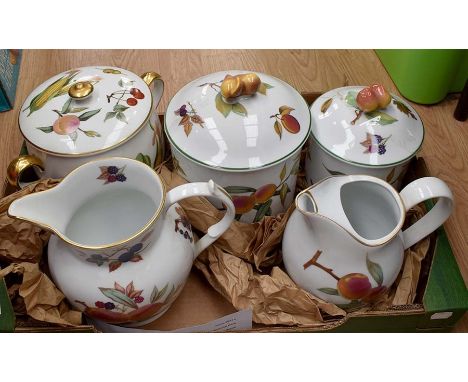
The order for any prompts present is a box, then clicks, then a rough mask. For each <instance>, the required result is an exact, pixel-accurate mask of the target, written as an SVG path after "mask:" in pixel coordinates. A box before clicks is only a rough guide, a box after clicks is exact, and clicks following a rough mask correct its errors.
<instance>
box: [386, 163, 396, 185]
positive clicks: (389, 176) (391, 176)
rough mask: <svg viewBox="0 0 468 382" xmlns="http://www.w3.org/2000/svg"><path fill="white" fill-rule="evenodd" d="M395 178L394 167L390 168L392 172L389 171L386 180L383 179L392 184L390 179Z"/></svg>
mask: <svg viewBox="0 0 468 382" xmlns="http://www.w3.org/2000/svg"><path fill="white" fill-rule="evenodd" d="M394 176H395V167H393V168H392V171H390V172H389V173H388V175H387V178H386V179H385V180H386V181H387V182H388V183H392V179H393V177H394Z"/></svg>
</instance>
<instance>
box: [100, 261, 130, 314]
mask: <svg viewBox="0 0 468 382" xmlns="http://www.w3.org/2000/svg"><path fill="white" fill-rule="evenodd" d="M109 266H110V265H109ZM99 290H100V291H101V292H102V294H104V296H106V297H107V298H110V299H111V300H112V301H115V302H117V303H119V304H122V305H125V306H128V307H129V308H133V309H137V308H138V306H137V304H136V303H135V301H133V300H132V299H131V298H130V297H128V296H126V295H125V294H124V293H122V292H120V291H118V290H117V289H112V288H99Z"/></svg>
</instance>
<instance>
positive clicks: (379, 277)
mask: <svg viewBox="0 0 468 382" xmlns="http://www.w3.org/2000/svg"><path fill="white" fill-rule="evenodd" d="M366 265H367V270H368V271H369V273H370V274H371V276H372V278H373V279H374V280H375V282H376V283H377V284H379V285H382V283H383V271H382V267H381V266H380V265H379V264H377V263H374V262H373V261H370V260H369V254H367V255H366Z"/></svg>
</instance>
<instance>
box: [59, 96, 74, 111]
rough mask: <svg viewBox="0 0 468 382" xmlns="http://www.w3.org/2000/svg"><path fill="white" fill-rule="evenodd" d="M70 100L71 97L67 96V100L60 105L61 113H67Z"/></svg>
mask: <svg viewBox="0 0 468 382" xmlns="http://www.w3.org/2000/svg"><path fill="white" fill-rule="evenodd" d="M71 102H72V99H71V97H68V99H67V101H66V102H65V103H64V104H63V106H62V110H61V113H62V114H67V113H68V112H69V111H70V105H71Z"/></svg>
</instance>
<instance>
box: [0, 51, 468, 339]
mask: <svg viewBox="0 0 468 382" xmlns="http://www.w3.org/2000/svg"><path fill="white" fill-rule="evenodd" d="M86 65H112V66H118V67H122V68H127V69H129V70H131V71H133V72H135V73H143V72H145V71H149V70H154V71H157V72H158V73H160V74H161V76H162V77H163V79H164V80H165V91H164V95H163V98H162V101H161V103H160V104H159V111H161V112H163V111H164V110H165V107H166V106H167V104H168V102H169V100H170V99H171V97H172V96H173V95H174V94H175V93H176V92H177V90H178V89H180V88H181V87H182V86H183V85H184V84H186V83H187V82H188V81H190V80H192V79H195V78H197V77H199V76H201V75H204V74H208V73H211V72H213V71H218V70H226V69H238V68H239V69H241V68H246V69H251V70H255V71H260V72H266V73H269V74H271V75H273V76H276V77H279V78H281V79H283V80H285V81H287V82H289V83H290V84H291V85H292V86H294V87H295V88H296V89H297V90H299V91H301V92H303V91H314V92H315V91H317V92H325V91H327V90H329V89H331V88H336V87H339V86H343V85H345V84H350V85H353V84H355V85H362V84H369V83H372V82H381V83H382V84H384V86H386V87H387V89H389V90H390V91H391V92H394V93H396V94H399V93H398V91H397V89H396V87H395V85H394V84H393V82H392V80H391V78H390V77H389V75H388V74H387V72H386V71H385V68H384V67H383V66H382V64H381V63H380V61H379V59H378V58H377V56H376V55H375V53H374V52H373V51H371V50H319V51H313V50H25V51H23V61H22V64H21V71H20V78H19V83H18V89H17V95H16V104H15V108H14V110H12V111H9V112H5V113H0V131H1V133H0V137H1V139H0V179H5V171H6V167H7V165H8V163H9V162H10V160H12V159H13V158H14V157H15V156H16V155H17V154H18V152H19V149H20V146H21V143H22V141H23V139H22V136H21V134H20V132H19V129H18V126H17V118H18V112H19V109H20V106H21V104H22V102H23V101H24V99H25V98H26V96H27V95H28V94H29V93H30V92H31V91H32V90H33V89H34V88H35V87H36V86H38V85H39V84H41V83H42V82H43V81H45V80H47V79H48V78H50V77H51V76H53V75H55V74H57V73H59V72H62V71H65V70H67V69H70V68H73V67H78V66H86ZM456 102H457V101H456V99H455V97H448V98H447V99H446V100H444V101H443V102H441V103H439V104H437V105H434V106H422V105H417V104H413V106H414V107H415V109H416V110H417V112H418V113H419V115H420V116H421V118H422V120H423V121H424V125H425V133H426V135H425V142H424V145H423V149H422V151H421V153H420V155H421V156H423V157H424V158H425V160H426V163H427V165H428V167H429V171H430V173H431V174H432V175H433V176H437V177H439V178H441V179H443V180H444V181H445V182H447V184H448V185H449V186H450V188H451V189H452V191H453V193H454V195H455V203H456V207H455V210H454V213H453V214H452V216H451V217H450V218H449V219H448V221H447V222H446V223H445V229H446V231H447V235H448V237H449V240H450V243H451V245H452V250H453V252H454V255H455V257H456V259H457V262H458V265H459V267H460V269H461V272H462V274H463V277H464V280H465V283H467V280H468V254H467V253H466V252H467V250H468V213H467V211H468V187H467V185H468V122H458V121H456V120H455V119H454V118H453V117H452V115H453V110H454V108H455V106H456ZM455 331H463V332H468V315H467V314H465V316H464V318H463V319H462V320H460V322H459V323H458V325H457V327H456V328H455Z"/></svg>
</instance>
